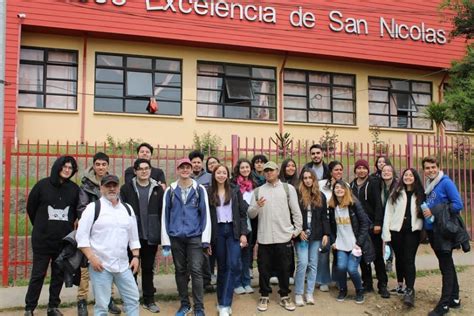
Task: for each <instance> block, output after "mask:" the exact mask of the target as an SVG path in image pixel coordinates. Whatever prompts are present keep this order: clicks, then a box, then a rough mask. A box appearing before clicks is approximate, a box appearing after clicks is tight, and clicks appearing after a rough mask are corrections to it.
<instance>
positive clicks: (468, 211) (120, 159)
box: [1, 134, 474, 286]
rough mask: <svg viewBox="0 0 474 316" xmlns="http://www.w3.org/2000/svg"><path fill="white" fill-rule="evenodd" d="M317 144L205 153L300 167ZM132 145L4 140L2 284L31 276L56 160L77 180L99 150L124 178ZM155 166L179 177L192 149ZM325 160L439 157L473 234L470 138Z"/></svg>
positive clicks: (352, 150) (341, 150)
mask: <svg viewBox="0 0 474 316" xmlns="http://www.w3.org/2000/svg"><path fill="white" fill-rule="evenodd" d="M312 144H313V143H311V142H308V141H293V142H291V144H289V145H288V146H284V145H278V143H277V144H275V143H274V142H273V141H272V140H271V139H262V138H251V139H249V138H244V139H242V138H239V137H238V136H236V135H234V136H232V145H231V148H227V147H223V148H217V149H216V148H209V149H208V150H206V154H207V156H208V155H209V154H212V155H214V156H216V157H218V158H219V159H220V161H221V162H222V163H224V164H226V165H228V166H232V165H233V164H234V163H235V162H236V161H237V159H238V158H240V157H246V158H248V159H251V158H252V157H253V156H254V155H256V154H264V155H266V156H267V157H269V159H270V160H273V161H275V162H281V161H282V160H283V159H285V158H287V157H292V158H293V159H294V160H295V161H296V163H297V165H298V168H299V169H301V167H302V166H303V165H304V164H305V163H306V162H307V161H309V159H310V158H309V154H308V150H309V147H310V146H311V145H312ZM132 147H133V146H129V147H126V148H123V147H113V146H108V145H107V144H105V143H104V144H101V145H98V144H92V145H91V144H87V143H86V144H78V143H75V144H69V143H66V144H59V143H54V144H53V143H46V144H39V143H30V142H27V143H20V142H18V143H15V144H14V143H12V142H11V140H6V143H5V173H4V174H5V180H4V214H3V241H2V244H1V245H2V284H3V286H7V285H9V284H10V285H15V284H18V283H20V282H21V280H27V279H28V277H29V271H30V264H31V260H32V253H31V242H30V237H29V236H30V232H31V224H30V223H29V220H28V218H27V215H26V210H25V206H26V200H27V198H28V193H29V192H30V190H31V188H32V187H33V185H34V184H35V183H36V182H37V181H38V180H40V179H41V178H44V177H46V176H48V175H49V172H50V168H51V166H52V164H53V162H54V160H55V159H56V158H57V157H58V156H59V155H62V154H69V155H72V156H73V157H75V158H76V160H77V162H78V166H79V170H80V172H79V173H78V174H77V175H76V176H75V177H74V180H75V181H76V182H77V183H80V178H81V177H82V175H83V174H84V171H85V170H87V169H89V168H90V167H91V166H92V157H93V156H94V154H95V153H96V152H98V151H103V152H106V153H107V154H108V155H109V156H110V167H109V168H110V173H113V174H117V175H119V176H122V177H123V174H124V170H125V169H126V168H127V167H129V166H130V165H132V164H133V161H134V160H135V157H136V153H135V148H132ZM154 147H155V152H154V154H153V159H152V164H153V165H154V166H159V167H160V168H162V169H163V170H164V171H165V173H166V178H167V181H168V183H171V182H172V181H173V180H174V179H175V162H176V159H179V158H182V157H185V156H187V154H188V153H189V151H191V150H192V149H193V148H192V147H186V146H181V147H178V146H160V145H159V144H157V145H155V146H154ZM328 147H329V148H327V152H326V158H325V160H326V161H330V160H339V161H341V162H342V164H343V165H344V168H345V179H346V180H350V179H351V178H352V177H353V166H354V162H355V161H356V160H357V159H360V158H363V159H366V160H368V161H369V163H370V165H371V166H374V162H375V159H376V157H377V156H378V155H386V156H387V157H389V158H390V160H391V161H392V164H393V165H394V166H395V168H396V169H397V171H398V172H400V171H402V170H403V169H405V168H407V167H409V166H410V167H414V168H415V169H417V170H418V171H420V174H423V172H422V170H421V159H422V158H423V157H425V156H427V155H435V154H437V155H439V157H440V158H441V159H440V160H441V168H442V169H443V170H444V171H445V172H446V174H448V175H449V176H450V177H451V178H452V179H453V180H454V182H455V183H456V185H457V187H458V189H459V190H460V192H461V196H462V198H463V201H464V205H465V208H464V210H463V217H464V219H465V220H466V224H467V226H468V230H469V233H470V234H471V236H472V233H473V227H474V218H473V216H472V214H473V210H474V206H473V194H474V187H473V168H472V167H473V159H474V156H473V151H474V150H473V146H472V144H471V143H470V140H469V139H468V138H456V137H444V138H442V139H440V141H438V142H436V139H435V138H434V137H427V136H419V135H410V134H409V135H408V136H407V141H406V143H405V144H397V145H395V144H390V145H379V146H375V145H374V144H371V143H362V142H346V143H342V142H339V143H337V144H335V145H334V146H328ZM170 264H171V262H170V261H169V259H163V258H161V257H160V256H158V258H157V269H164V270H165V271H167V270H168V268H169V265H170Z"/></svg>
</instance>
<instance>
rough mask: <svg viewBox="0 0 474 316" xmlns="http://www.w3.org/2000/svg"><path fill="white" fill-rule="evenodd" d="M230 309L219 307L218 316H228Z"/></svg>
mask: <svg viewBox="0 0 474 316" xmlns="http://www.w3.org/2000/svg"><path fill="white" fill-rule="evenodd" d="M230 315H231V312H230V307H221V308H220V309H219V316H230Z"/></svg>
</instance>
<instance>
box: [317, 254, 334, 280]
mask: <svg viewBox="0 0 474 316" xmlns="http://www.w3.org/2000/svg"><path fill="white" fill-rule="evenodd" d="M329 253H330V251H328V252H325V253H320V254H319V256H318V273H317V274H316V282H317V283H318V284H321V285H328V284H329V283H331V270H330V269H329Z"/></svg>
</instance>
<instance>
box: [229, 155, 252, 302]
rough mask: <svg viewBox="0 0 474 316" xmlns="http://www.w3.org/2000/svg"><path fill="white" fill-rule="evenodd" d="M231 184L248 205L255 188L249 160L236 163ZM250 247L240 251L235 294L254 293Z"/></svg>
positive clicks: (250, 236) (250, 234) (248, 221)
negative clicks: (239, 268) (251, 282)
mask: <svg viewBox="0 0 474 316" xmlns="http://www.w3.org/2000/svg"><path fill="white" fill-rule="evenodd" d="M232 183H233V184H234V185H235V186H236V187H237V188H238V189H239V190H240V193H241V194H242V197H243V199H244V200H245V201H246V203H247V204H249V205H250V199H251V197H252V193H253V190H254V189H255V188H256V187H257V184H256V183H255V180H254V178H253V175H252V166H251V163H250V161H249V160H247V159H245V158H241V159H239V160H238V161H237V163H236V164H235V166H234V170H233V172H232ZM247 225H248V229H249V233H248V234H247V240H249V241H250V240H251V239H252V231H251V224H250V219H248V218H247ZM251 249H252V247H245V248H242V251H241V259H240V261H241V267H242V269H241V271H240V273H239V274H238V276H237V278H236V280H235V285H234V292H235V294H245V293H247V294H251V293H253V292H254V290H253V288H252V286H251V285H250V261H251V258H252V254H251Z"/></svg>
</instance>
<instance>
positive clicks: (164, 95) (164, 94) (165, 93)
mask: <svg viewBox="0 0 474 316" xmlns="http://www.w3.org/2000/svg"><path fill="white" fill-rule="evenodd" d="M154 92H155V93H154V95H155V97H156V98H157V99H162V100H165V101H181V89H180V88H163V87H155V91H154Z"/></svg>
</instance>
